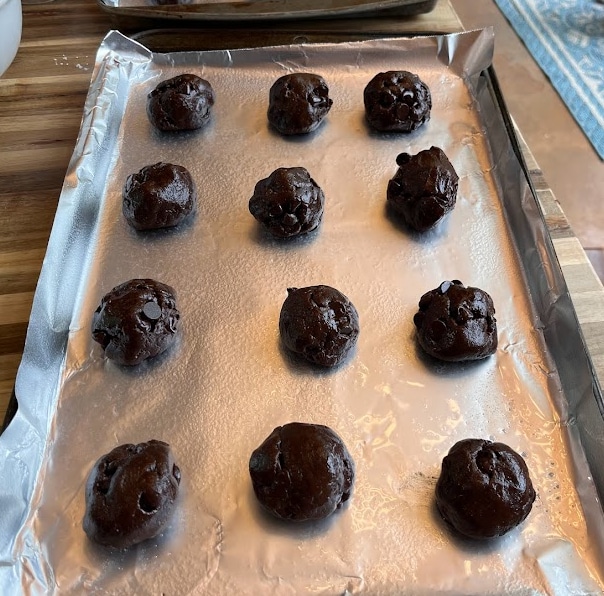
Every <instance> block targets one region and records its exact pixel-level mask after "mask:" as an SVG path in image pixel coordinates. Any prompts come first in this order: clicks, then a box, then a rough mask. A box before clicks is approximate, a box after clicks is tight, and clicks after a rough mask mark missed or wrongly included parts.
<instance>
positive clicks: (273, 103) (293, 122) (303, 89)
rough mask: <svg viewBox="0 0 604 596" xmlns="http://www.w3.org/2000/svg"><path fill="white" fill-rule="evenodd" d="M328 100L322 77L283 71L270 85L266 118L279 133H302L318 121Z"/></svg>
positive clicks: (324, 111) (329, 103)
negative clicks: (282, 74) (284, 72)
mask: <svg viewBox="0 0 604 596" xmlns="http://www.w3.org/2000/svg"><path fill="white" fill-rule="evenodd" d="M332 104H333V101H332V100H331V99H330V97H329V89H328V87H327V83H326V82H325V80H324V79H323V77H321V76H319V75H316V74H310V73H305V72H299V73H295V74H288V75H284V76H282V77H280V78H278V79H277V80H276V81H275V82H274V83H273V85H272V87H271V89H270V92H269V105H268V121H269V122H270V123H271V125H272V126H273V127H274V128H276V129H277V130H278V131H279V132H280V133H281V134H284V135H298V134H305V133H308V132H312V131H313V130H315V129H316V128H317V127H318V126H319V124H321V122H322V121H323V118H325V116H326V115H327V112H329V110H330V109H331V106H332Z"/></svg>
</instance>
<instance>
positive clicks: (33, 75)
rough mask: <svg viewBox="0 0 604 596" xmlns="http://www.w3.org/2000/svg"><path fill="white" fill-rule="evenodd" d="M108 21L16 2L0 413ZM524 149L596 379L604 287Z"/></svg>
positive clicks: (443, 12)
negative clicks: (18, 33) (19, 27)
mask: <svg viewBox="0 0 604 596" xmlns="http://www.w3.org/2000/svg"><path fill="white" fill-rule="evenodd" d="M129 24H131V23H129ZM145 25H146V26H149V23H145ZM203 26H204V27H206V28H210V27H211V28H212V31H209V33H210V34H211V33H213V34H214V35H209V38H212V37H215V38H221V39H223V43H228V31H229V30H230V29H231V28H232V27H233V25H232V24H231V25H222V26H220V25H210V24H208V23H204V24H203ZM259 26H261V25H252V24H247V25H245V29H242V30H241V31H240V32H239V33H235V34H233V32H232V31H231V32H230V35H231V39H233V38H235V37H236V38H241V37H242V35H243V34H242V31H245V33H246V34H247V33H249V31H250V29H253V28H254V27H259ZM223 27H228V28H229V29H223ZM264 27H265V28H275V25H274V24H271V25H268V26H267V25H265V26H264ZM112 28H117V23H116V22H115V21H112V18H111V17H110V16H109V15H108V14H106V13H104V12H103V11H101V10H100V9H99V8H98V6H97V5H96V4H95V3H94V2H93V1H92V0H88V1H78V0H56V1H54V2H52V3H49V4H40V5H27V6H24V7H23V35H22V41H21V46H20V48H19V52H18V54H17V57H16V59H15V61H14V63H13V64H12V65H11V67H10V68H9V69H8V70H7V72H6V73H5V74H4V76H3V78H1V79H0V156H1V157H0V229H1V230H2V236H1V237H0V421H1V420H2V419H3V418H4V414H5V412H6V408H7V404H8V402H9V399H10V396H11V393H12V390H13V387H14V382H15V376H16V372H17V368H18V366H19V362H20V360H21V356H22V353H23V345H24V342H25V335H26V330H27V324H28V319H29V313H30V309H31V304H32V300H33V295H34V291H35V288H36V283H37V280H38V276H39V273H40V269H41V266H42V261H43V258H44V254H45V251H46V245H47V243H48V238H49V235H50V229H51V226H52V222H53V218H54V214H55V210H56V206H57V202H58V199H59V194H60V191H61V186H62V183H63V178H64V175H65V171H66V169H67V165H68V163H69V160H70V157H71V154H72V152H73V148H74V146H75V141H76V138H77V135H78V131H79V128H80V121H81V117H82V109H83V105H84V101H85V98H86V94H87V91H88V86H89V83H90V76H91V73H92V69H93V66H94V61H95V54H96V50H97V48H98V46H99V44H100V42H101V40H102V39H103V37H104V36H105V34H106V33H107V31H108V30H110V29H112ZM461 28H462V27H461V24H460V22H459V20H458V19H457V16H456V15H455V13H454V12H453V9H452V8H451V5H450V3H449V0H439V2H438V4H437V5H436V7H435V9H434V10H433V11H432V12H431V13H429V14H426V15H420V16H418V17H411V18H406V19H400V18H395V17H390V18H387V19H386V18H381V19H368V18H364V19H346V20H341V21H313V22H307V23H305V24H301V23H300V22H298V23H282V24H279V30H281V31H290V32H292V35H293V34H295V33H298V32H300V31H305V30H311V31H317V32H324V33H327V32H333V33H337V32H339V31H359V32H361V31H379V32H380V33H384V34H388V33H404V32H422V31H424V32H427V31H439V32H451V31H459V30H460V29H461ZM122 30H124V31H125V32H129V31H128V28H124V27H122ZM265 30H266V29H265ZM217 31H219V33H218V32H217ZM224 40H227V41H224ZM210 42H211V39H210ZM210 42H209V43H210ZM227 47H228V46H227ZM527 158H528V159H529V167H530V168H531V173H532V175H533V179H534V181H535V184H536V187H537V189H538V194H539V198H540V200H541V202H542V206H543V208H544V212H545V214H546V219H547V223H548V227H549V229H550V232H551V234H552V237H553V239H554V244H555V247H556V250H557V253H558V256H559V259H560V263H561V265H562V269H563V271H564V274H565V277H566V279H567V283H568V285H569V288H570V290H571V295H572V298H573V301H574V304H575V307H576V309H577V314H578V317H579V320H580V322H581V326H582V330H583V333H584V335H585V337H586V341H587V343H588V347H589V349H590V352H591V355H592V359H593V361H594V364H595V365H596V368H597V369H598V370H599V372H600V378H601V379H604V322H603V319H604V316H603V313H604V308H603V307H604V291H603V289H602V286H601V284H600V282H599V280H598V278H597V277H596V275H595V274H594V272H593V269H592V267H591V265H590V264H589V261H588V260H587V257H586V256H585V253H584V252H583V250H582V248H581V246H580V244H579V242H578V240H577V239H576V238H575V237H574V235H573V233H572V231H571V230H570V228H569V226H568V224H567V222H566V219H565V217H564V214H563V213H562V211H561V209H560V207H559V205H558V204H557V202H556V200H555V198H554V197H553V195H552V194H551V192H550V191H549V190H548V188H547V184H546V183H545V181H544V180H543V178H542V176H541V174H540V171H539V169H538V166H537V164H535V163H534V162H533V161H530V160H531V158H530V154H529V153H528V152H527Z"/></svg>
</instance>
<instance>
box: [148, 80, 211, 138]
mask: <svg viewBox="0 0 604 596" xmlns="http://www.w3.org/2000/svg"><path fill="white" fill-rule="evenodd" d="M213 105H214V90H213V89H212V86H211V85H210V83H208V81H206V80H205V79H202V78H201V77H198V76H197V75H194V74H182V75H178V76H176V77H174V78H172V79H167V80H165V81H162V82H161V83H160V84H159V85H157V87H156V88H155V89H154V90H153V91H151V93H149V95H148V96H147V115H148V116H149V120H150V121H151V124H153V126H155V127H156V128H158V129H159V130H163V131H167V132H173V131H179V130H195V129H197V128H201V127H202V126H204V125H205V124H206V123H207V122H208V120H209V119H210V115H211V109H212V106H213Z"/></svg>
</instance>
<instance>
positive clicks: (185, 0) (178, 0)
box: [149, 0, 193, 6]
mask: <svg viewBox="0 0 604 596" xmlns="http://www.w3.org/2000/svg"><path fill="white" fill-rule="evenodd" d="M191 2H193V0H149V3H150V4H155V5H158V6H164V5H170V4H191Z"/></svg>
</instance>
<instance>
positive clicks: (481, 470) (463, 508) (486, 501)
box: [436, 439, 535, 538]
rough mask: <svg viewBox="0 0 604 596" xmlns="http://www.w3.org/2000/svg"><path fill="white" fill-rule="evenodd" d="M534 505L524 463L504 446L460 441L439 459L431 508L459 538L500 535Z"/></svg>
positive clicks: (516, 523)
mask: <svg viewBox="0 0 604 596" xmlns="http://www.w3.org/2000/svg"><path fill="white" fill-rule="evenodd" d="M534 500H535V490H534V489H533V484H532V482H531V479H530V477H529V471H528V468H527V467H526V463H525V461H524V459H523V458H522V456H520V455H519V454H518V453H516V452H515V451H514V450H513V449H511V448H510V447H508V446H507V445H504V444H503V443H492V442H491V441H486V440H482V439H465V440H464V441H459V442H458V443H456V444H455V445H453V447H451V450H450V451H449V454H448V455H447V456H446V457H445V458H444V459H443V462H442V471H441V474H440V477H439V479H438V482H437V483H436V505H437V506H438V510H439V511H440V513H441V515H442V516H443V518H444V519H445V520H446V521H447V522H449V524H451V526H453V528H455V529H456V530H457V531H458V532H459V533H460V534H463V535H464V536H467V537H469V538H494V537H495V536H502V535H503V534H505V533H506V532H509V531H510V530H511V529H512V528H515V527H516V526H517V525H518V524H520V523H521V522H523V521H524V520H525V519H526V516H527V515H528V514H529V512H530V510H531V508H532V506H533V501H534Z"/></svg>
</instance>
